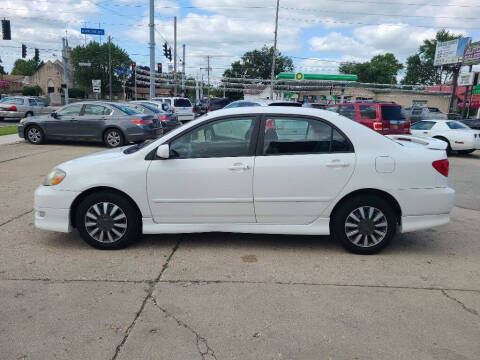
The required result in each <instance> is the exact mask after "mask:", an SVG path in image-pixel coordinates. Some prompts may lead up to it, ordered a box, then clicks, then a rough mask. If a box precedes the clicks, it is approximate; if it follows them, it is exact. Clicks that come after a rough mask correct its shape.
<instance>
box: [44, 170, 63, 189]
mask: <svg viewBox="0 0 480 360" xmlns="http://www.w3.org/2000/svg"><path fill="white" fill-rule="evenodd" d="M65 176H67V174H66V173H65V171H63V170H60V169H53V170H52V171H50V173H49V174H48V175H47V177H46V178H45V180H44V181H43V185H44V186H52V185H57V184H60V183H61V182H62V180H63V179H65Z"/></svg>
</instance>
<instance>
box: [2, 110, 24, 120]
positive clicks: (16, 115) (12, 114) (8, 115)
mask: <svg viewBox="0 0 480 360" xmlns="http://www.w3.org/2000/svg"><path fill="white" fill-rule="evenodd" d="M24 115H25V113H23V112H20V111H1V110H0V118H4V119H12V120H13V119H22V118H23V117H24Z"/></svg>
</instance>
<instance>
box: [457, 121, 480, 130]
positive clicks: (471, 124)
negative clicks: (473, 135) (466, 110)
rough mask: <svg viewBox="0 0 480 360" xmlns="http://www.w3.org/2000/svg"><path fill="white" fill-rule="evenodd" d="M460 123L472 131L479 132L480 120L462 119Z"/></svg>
mask: <svg viewBox="0 0 480 360" xmlns="http://www.w3.org/2000/svg"><path fill="white" fill-rule="evenodd" d="M460 121H461V122H462V123H464V124H465V125H467V126H468V127H470V128H472V129H475V130H480V119H463V120H460Z"/></svg>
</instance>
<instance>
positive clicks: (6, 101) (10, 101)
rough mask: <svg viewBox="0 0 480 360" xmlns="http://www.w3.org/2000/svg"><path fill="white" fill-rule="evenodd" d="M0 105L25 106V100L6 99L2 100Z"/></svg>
mask: <svg viewBox="0 0 480 360" xmlns="http://www.w3.org/2000/svg"><path fill="white" fill-rule="evenodd" d="M0 103H8V104H14V105H23V98H16V97H6V98H3V99H2V100H0Z"/></svg>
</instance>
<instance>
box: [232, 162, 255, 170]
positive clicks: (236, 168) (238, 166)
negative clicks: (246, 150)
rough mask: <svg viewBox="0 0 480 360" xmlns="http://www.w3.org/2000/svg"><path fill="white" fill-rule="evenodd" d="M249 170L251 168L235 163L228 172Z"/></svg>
mask: <svg viewBox="0 0 480 360" xmlns="http://www.w3.org/2000/svg"><path fill="white" fill-rule="evenodd" d="M249 169H250V166H248V165H245V164H241V163H235V164H233V165H232V166H230V167H229V168H228V170H231V171H242V170H249Z"/></svg>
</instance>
